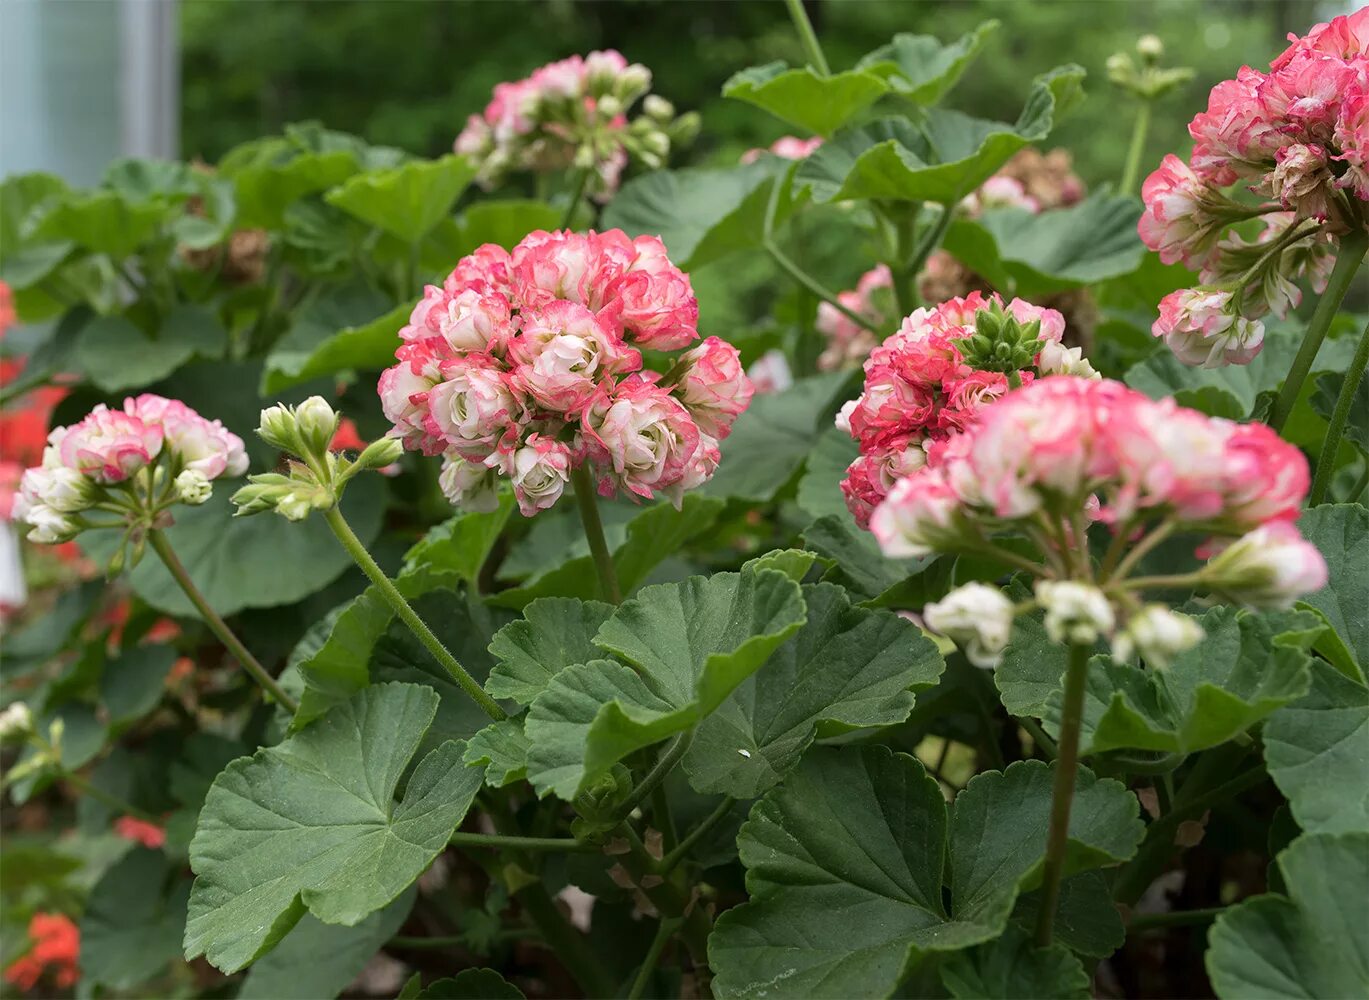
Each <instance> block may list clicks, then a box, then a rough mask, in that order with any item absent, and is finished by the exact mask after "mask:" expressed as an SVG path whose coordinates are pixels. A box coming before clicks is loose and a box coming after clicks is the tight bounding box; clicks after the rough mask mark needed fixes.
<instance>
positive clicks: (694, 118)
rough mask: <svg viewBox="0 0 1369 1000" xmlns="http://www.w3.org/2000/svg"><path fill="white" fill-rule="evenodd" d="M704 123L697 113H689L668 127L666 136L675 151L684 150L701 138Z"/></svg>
mask: <svg viewBox="0 0 1369 1000" xmlns="http://www.w3.org/2000/svg"><path fill="white" fill-rule="evenodd" d="M702 126H703V121H702V119H701V118H700V117H699V113H698V112H697V111H687V112H685V113H684V114H682V115H680V117H679V118H676V119H675V120H674V121H673V122H671V123H670V124H669V125H668V126H667V127H666V135H667V136H669V137H670V144H671V146H672V147H674V148H675V149H683V148H684V147H685V146H688V145H689V144H690V143H692V142H693V141H694V140H695V139H697V138H698V137H699V129H700V128H701V127H702Z"/></svg>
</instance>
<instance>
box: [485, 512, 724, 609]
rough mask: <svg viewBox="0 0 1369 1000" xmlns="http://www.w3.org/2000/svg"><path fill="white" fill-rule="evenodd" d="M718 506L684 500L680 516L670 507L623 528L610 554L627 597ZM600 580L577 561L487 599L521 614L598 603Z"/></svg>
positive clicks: (587, 561)
mask: <svg viewBox="0 0 1369 1000" xmlns="http://www.w3.org/2000/svg"><path fill="white" fill-rule="evenodd" d="M723 506H724V504H723V502H722V501H721V500H718V499H716V498H713V497H707V496H700V495H699V494H698V493H691V494H688V495H687V496H686V497H685V498H684V503H683V504H682V505H681V507H680V509H679V510H676V509H675V508H674V507H673V506H671V505H670V504H669V503H658V504H655V505H653V506H651V507H645V508H643V509H642V512H641V513H640V514H638V515H637V516H636V517H635V518H633V519H632V521H630V522H629V523H628V526H627V537H626V539H625V540H624V541H623V543H622V544H621V545H618V546H615V547H614V549H613V565H614V568H615V569H616V570H617V571H618V584H619V586H621V587H622V589H623V593H625V594H630V593H632V591H633V590H635V589H636V588H637V587H638V586H640V585H641V583H642V581H643V580H645V579H646V577H647V574H648V573H650V572H651V571H652V569H654V568H655V567H656V566H657V564H659V563H660V562H661V561H662V560H663V559H666V558H667V557H669V556H672V555H674V554H675V552H676V551H677V550H678V549H679V548H680V546H681V545H683V544H684V543H685V542H687V541H689V539H691V538H693V537H695V536H696V535H698V534H701V533H702V532H704V531H707V530H708V529H709V528H711V527H712V526H713V522H714V521H716V520H717V519H718V514H719V513H720V512H721V511H722V509H723ZM599 596H600V594H599V577H598V574H597V573H596V572H595V569H594V560H593V559H592V558H591V557H590V556H588V555H585V556H581V557H579V558H576V559H571V560H568V561H566V562H564V563H561V564H560V565H558V566H556V567H555V568H553V569H550V570H548V571H547V572H544V573H541V574H539V575H537V576H535V577H533V578H532V579H531V580H529V581H528V582H526V583H524V584H523V585H522V586H519V587H514V588H512V589H510V590H503V591H500V592H499V593H497V594H492V595H491V596H490V598H489V603H490V604H493V605H495V606H497V607H504V608H514V609H518V608H523V607H526V606H527V605H528V604H529V603H531V602H532V601H534V600H536V599H537V598H539V597H579V598H582V599H585V600H589V599H592V598H596V597H599Z"/></svg>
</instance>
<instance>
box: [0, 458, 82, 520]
mask: <svg viewBox="0 0 1369 1000" xmlns="http://www.w3.org/2000/svg"><path fill="white" fill-rule="evenodd" d="M19 499H20V506H19V508H18V511H19V512H20V513H22V511H25V510H28V509H31V508H32V507H34V506H36V505H38V504H43V505H46V506H48V507H51V508H52V509H53V510H55V511H58V512H59V513H62V514H76V513H79V512H80V511H83V510H87V509H88V508H90V507H91V506H92V505H94V504H95V503H96V502H97V501H98V500H99V491H98V490H97V488H96V487H95V484H94V483H92V482H91V481H90V480H89V479H88V478H87V477H85V476H83V475H81V473H79V472H77V471H76V470H75V469H68V468H65V467H63V466H60V465H59V466H56V467H54V468H45V467H41V466H40V467H37V468H33V469H27V470H25V472H24V474H23V476H22V477H21V478H20V480H19Z"/></svg>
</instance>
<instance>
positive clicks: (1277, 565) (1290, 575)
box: [1202, 521, 1327, 609]
mask: <svg viewBox="0 0 1369 1000" xmlns="http://www.w3.org/2000/svg"><path fill="white" fill-rule="evenodd" d="M1202 579H1203V581H1204V582H1205V583H1206V584H1207V585H1208V586H1209V587H1211V588H1212V590H1214V591H1216V592H1217V593H1220V594H1223V595H1225V596H1226V597H1229V598H1231V599H1232V600H1235V601H1239V602H1241V603H1242V604H1248V605H1250V606H1251V607H1255V608H1271V609H1279V608H1290V607H1292V606H1293V602H1294V601H1296V600H1297V599H1298V598H1299V597H1302V596H1303V595H1304V594H1310V593H1313V592H1315V591H1318V590H1320V589H1321V588H1322V587H1324V586H1326V580H1327V570H1326V560H1324V559H1323V558H1322V555H1321V553H1320V552H1318V551H1317V549H1316V546H1314V545H1312V544H1311V543H1310V542H1308V541H1306V540H1305V539H1304V538H1303V537H1302V536H1301V535H1299V534H1298V529H1297V528H1295V527H1293V525H1291V524H1289V523H1288V522H1286V521H1272V522H1270V523H1269V524H1265V525H1262V526H1261V527H1259V528H1256V529H1255V530H1254V531H1252V532H1250V533H1248V534H1246V535H1242V536H1241V537H1240V538H1238V539H1236V540H1235V541H1234V542H1232V543H1231V544H1230V545H1228V546H1227V547H1226V548H1225V549H1223V550H1222V551H1221V552H1219V553H1218V554H1217V555H1216V556H1214V557H1213V558H1212V559H1211V560H1210V561H1209V562H1208V564H1207V566H1206V567H1204V568H1203V571H1202Z"/></svg>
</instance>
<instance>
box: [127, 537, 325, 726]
mask: <svg viewBox="0 0 1369 1000" xmlns="http://www.w3.org/2000/svg"><path fill="white" fill-rule="evenodd" d="M147 540H148V543H149V544H151V546H152V551H154V552H156V553H157V555H158V556H159V557H161V560H162V562H163V563H164V564H165V565H166V568H167V570H168V571H169V572H170V573H171V577H172V579H174V580H175V581H176V583H177V584H178V585H179V586H180V588H181V590H183V591H185V596H186V597H188V598H190V603H191V604H193V605H195V610H196V611H198V612H199V613H200V617H201V618H203V619H204V623H205V624H206V625H208V626H209V631H211V632H213V633H214V635H215V636H216V637H217V638H218V640H219V642H221V643H223V644H224V647H225V648H226V649H227V650H228V651H229V652H230V653H232V654H233V656H234V658H235V659H236V660H237V661H238V662H239V663H240V664H242V668H243V669H244V670H246V671H247V672H248V673H249V674H251V675H252V679H253V680H254V681H256V682H257V683H258V684H260V685H261V686H262V689H263V690H265V691H266V693H267V694H269V695H270V696H271V697H272V698H274V699H275V700H276V701H277V702H278V703H279V704H280V705H281V706H282V707H283V708H285V710H286V711H288V712H290V713H291V714H293V713H294V712H295V711H296V710H297V709H298V708H299V702H297V701H295V699H294V698H291V697H290V696H289V695H288V694H286V693H285V690H284V689H283V688H282V687H281V686H280V685H279V684H277V683H276V679H275V678H274V677H272V676H271V675H270V674H268V673H267V672H266V668H265V667H263V666H262V665H261V663H259V662H258V661H257V658H256V657H255V656H253V655H252V654H251V653H249V652H248V651H247V647H246V646H244V645H243V644H242V641H241V640H240V639H239V638H238V637H237V636H236V635H234V634H233V630H232V629H230V628H229V627H228V625H227V623H226V622H225V621H224V620H223V619H222V618H220V617H219V615H218V612H216V611H215V610H214V609H213V608H211V607H210V606H209V602H208V601H206V600H205V597H204V595H203V594H202V593H200V589H199V588H198V587H196V586H195V582H194V581H193V580H191V579H190V574H189V573H187V572H186V569H185V566H183V565H182V564H181V561H180V559H178V558H177V557H176V553H175V552H174V551H173V550H172V548H171V542H170V540H169V539H168V538H167V537H166V534H165V533H164V532H163V531H162V530H161V529H160V528H153V529H152V530H151V531H149V532H148V534H147Z"/></svg>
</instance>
